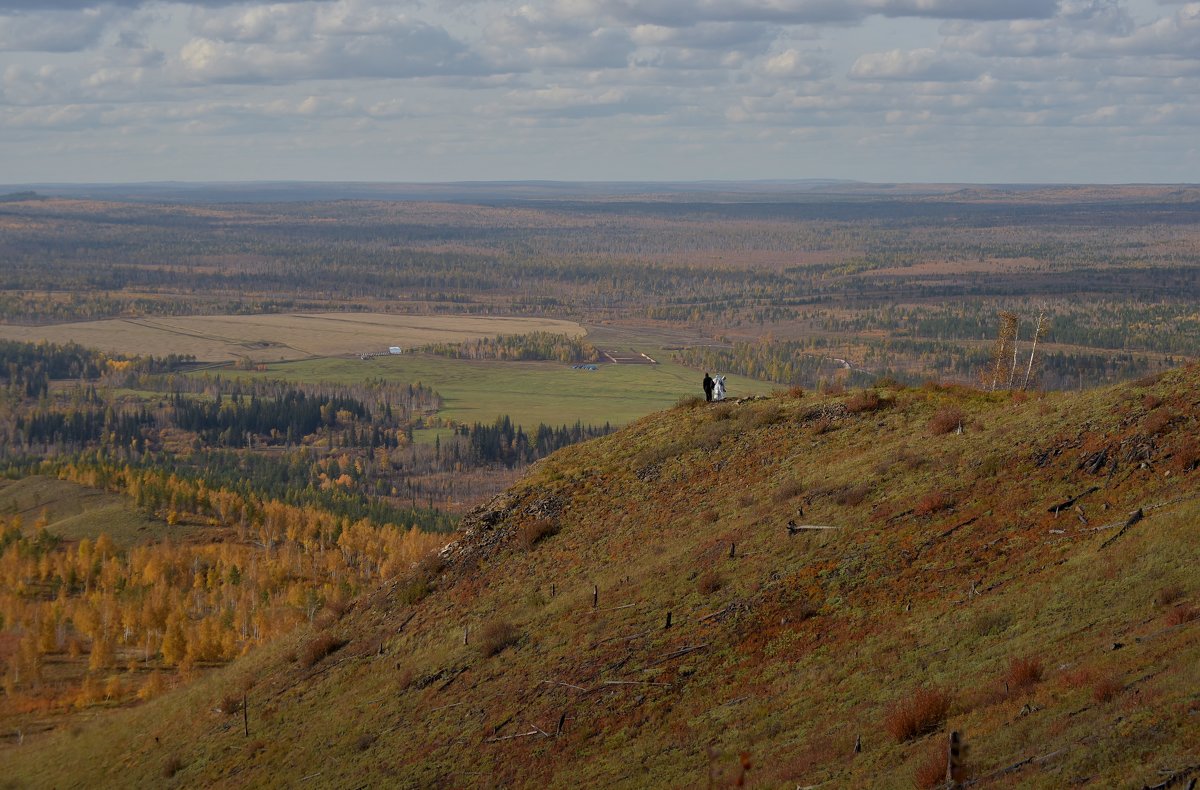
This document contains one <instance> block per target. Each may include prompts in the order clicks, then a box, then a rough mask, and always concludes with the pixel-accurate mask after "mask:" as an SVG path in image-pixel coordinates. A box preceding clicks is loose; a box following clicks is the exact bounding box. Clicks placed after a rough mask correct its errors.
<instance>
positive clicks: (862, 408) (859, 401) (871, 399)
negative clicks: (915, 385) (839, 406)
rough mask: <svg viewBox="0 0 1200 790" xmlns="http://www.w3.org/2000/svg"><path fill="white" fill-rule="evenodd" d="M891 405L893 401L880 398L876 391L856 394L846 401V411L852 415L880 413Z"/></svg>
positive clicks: (864, 391)
mask: <svg viewBox="0 0 1200 790" xmlns="http://www.w3.org/2000/svg"><path fill="white" fill-rule="evenodd" d="M890 405H891V401H888V400H884V399H883V398H880V397H879V393H878V392H876V391H875V390H863V391H862V392H856V393H854V394H853V395H851V396H850V397H849V398H847V399H846V411H848V412H850V413H851V414H859V413H861V412H872V411H879V410H880V409H886V408H887V407H888V406H890Z"/></svg>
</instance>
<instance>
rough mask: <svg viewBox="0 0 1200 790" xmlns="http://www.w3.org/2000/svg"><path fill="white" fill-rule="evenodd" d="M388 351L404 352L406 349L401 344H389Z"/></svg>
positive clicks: (394, 352) (393, 352)
mask: <svg viewBox="0 0 1200 790" xmlns="http://www.w3.org/2000/svg"><path fill="white" fill-rule="evenodd" d="M388 353H389V354H403V353H404V349H402V348H400V346H388Z"/></svg>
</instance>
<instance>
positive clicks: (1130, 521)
mask: <svg viewBox="0 0 1200 790" xmlns="http://www.w3.org/2000/svg"><path fill="white" fill-rule="evenodd" d="M1143 516H1144V514H1143V513H1142V509H1141V508H1140V507H1139V508H1138V509H1137V510H1135V511H1133V512H1132V513H1130V514H1129V518H1127V519H1125V524H1124V526H1122V527H1121V528H1120V529H1119V530H1117V534H1115V535H1113V536H1112V537H1110V538H1108V539H1107V540H1105V541H1104V542H1103V543H1101V544H1100V548H1102V549H1104V548H1108V547H1109V546H1110V545H1111V544H1112V543H1113V542H1114V541H1116V540H1117V538H1119V537H1121V536H1122V535H1124V534H1125V532H1126V530H1128V529H1129V528H1130V527H1132V526H1133V525H1134V524H1136V523H1138V522H1139V521H1141V520H1142V518H1143Z"/></svg>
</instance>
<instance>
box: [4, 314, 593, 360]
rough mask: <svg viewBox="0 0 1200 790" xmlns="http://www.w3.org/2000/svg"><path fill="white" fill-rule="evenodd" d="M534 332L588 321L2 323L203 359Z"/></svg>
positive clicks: (132, 350)
mask: <svg viewBox="0 0 1200 790" xmlns="http://www.w3.org/2000/svg"><path fill="white" fill-rule="evenodd" d="M535 331H543V332H554V333H558V334H565V335H570V336H572V337H577V336H579V335H582V334H584V330H583V328H582V327H581V326H579V324H577V323H575V322H573V321H558V320H553V319H548V318H508V317H496V316H487V317H481V316H449V315H431V316H427V315H393V314H390V313H275V314H268V315H214V316H178V317H176V316H171V317H154V318H117V319H110V320H105V321H87V322H80V323H71V324H57V325H52V326H16V325H0V338H4V339H8V340H21V341H26V342H38V341H42V340H45V341H49V342H53V343H66V342H75V343H79V344H80V345H84V346H88V347H90V348H98V349H100V350H102V351H105V352H107V353H110V354H123V355H129V356H132V355H138V354H141V355H145V354H150V355H153V356H166V355H167V354H183V355H189V354H190V355H192V356H194V357H195V358H196V359H197V360H199V361H202V362H221V361H230V360H237V359H246V360H250V361H254V362H278V361H282V360H294V359H305V358H310V357H324V356H339V355H350V354H365V353H371V352H379V351H386V350H387V349H388V348H389V347H391V346H400V347H401V348H404V349H409V348H412V347H414V346H421V345H425V344H427V343H441V342H461V341H464V340H472V339H475V338H480V337H494V336H496V335H516V334H525V333H528V332H535Z"/></svg>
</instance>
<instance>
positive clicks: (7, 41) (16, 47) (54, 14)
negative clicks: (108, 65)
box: [0, 8, 124, 52]
mask: <svg viewBox="0 0 1200 790" xmlns="http://www.w3.org/2000/svg"><path fill="white" fill-rule="evenodd" d="M122 16H124V12H121V11H119V10H117V9H114V8H89V9H85V10H83V11H77V12H74V11H43V10H39V11H31V12H26V13H16V14H10V15H6V16H0V50H8V51H24V52H77V51H79V50H82V49H88V48H90V47H92V46H95V44H96V43H97V42H98V41H99V40H100V37H101V36H102V35H103V33H104V31H105V30H106V29H107V28H108V26H109V25H110V24H111V23H112V22H113V21H114V20H116V19H119V18H121V17H122Z"/></svg>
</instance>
